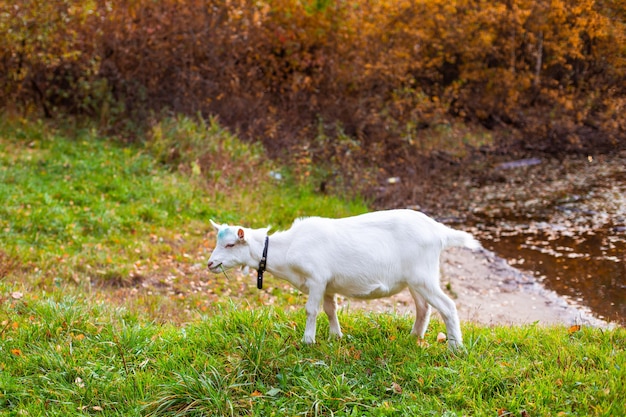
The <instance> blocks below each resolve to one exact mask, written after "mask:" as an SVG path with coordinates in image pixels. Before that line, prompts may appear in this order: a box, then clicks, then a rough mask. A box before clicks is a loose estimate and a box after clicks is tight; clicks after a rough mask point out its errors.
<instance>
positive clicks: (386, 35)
mask: <svg viewBox="0 0 626 417" xmlns="http://www.w3.org/2000/svg"><path fill="white" fill-rule="evenodd" d="M0 44H2V45H3V48H2V49H1V50H0V106H4V107H13V106H16V105H17V106H19V107H20V108H33V107H36V108H38V109H41V110H42V111H43V113H45V115H47V116H55V115H57V114H59V113H78V114H88V115H91V116H92V117H95V118H97V119H98V120H100V122H101V123H102V125H103V127H107V128H119V127H120V124H121V123H122V121H123V120H125V119H127V118H129V117H130V118H132V119H134V120H135V121H141V120H146V119H147V117H148V115H149V114H150V113H151V112H157V113H158V112H159V111H163V110H168V111H173V112H182V113H187V114H197V113H201V114H204V115H209V114H210V115H217V116H218V117H219V120H220V122H221V123H222V124H223V125H225V126H227V127H229V128H232V129H234V130H237V131H238V132H239V134H240V135H242V136H243V137H247V138H251V139H254V140H260V141H262V142H263V143H264V145H265V147H266V148H267V150H268V151H269V153H270V155H272V156H287V157H288V156H289V155H294V154H296V155H300V156H302V155H303V154H304V155H306V158H304V159H305V160H307V161H310V163H312V164H315V163H318V164H319V163H323V164H322V165H324V164H326V165H324V166H327V169H326V175H327V176H328V177H333V176H334V175H335V174H334V170H335V169H339V170H343V172H341V175H342V176H343V177H344V183H345V182H346V181H345V178H347V179H348V181H347V183H349V184H353V183H354V182H352V181H350V179H351V178H357V177H359V176H360V175H361V173H360V172H361V171H362V170H361V167H363V165H364V164H366V165H368V166H369V167H376V169H380V171H381V172H380V175H387V174H388V172H387V171H388V168H389V167H390V166H392V165H395V166H397V163H398V161H404V160H411V158H414V157H415V155H419V154H420V153H424V149H427V148H428V147H424V146H423V143H422V142H423V141H425V140H426V138H427V137H428V135H427V132H428V131H429V130H432V129H433V128H436V127H437V126H447V125H454V124H456V123H463V124H465V125H468V126H479V127H480V128H481V129H490V130H493V131H494V132H496V133H497V132H500V131H503V132H507V135H512V136H513V137H516V138H518V139H519V140H520V141H521V142H522V143H523V144H524V146H525V147H532V148H538V149H543V150H546V151H551V150H555V151H556V150H559V151H562V150H563V149H571V150H576V149H587V148H593V147H596V148H604V149H607V148H613V147H616V146H624V140H623V138H624V136H625V135H626V111H624V105H625V104H626V87H625V86H626V8H625V7H624V5H623V4H622V2H620V1H618V0H571V1H564V0H550V1H546V0H496V1H491V0H490V1H487V0H452V1H450V0H418V1H415V0H353V1H341V2H340V1H331V0H266V1H262V0H254V1H253V0H163V1H158V2H155V1H152V0H121V1H116V2H112V1H108V0H91V1H87V2H85V1H79V0H46V1H43V0H24V1H22V2H18V3H15V4H13V2H6V1H5V2H0ZM320 138H323V139H324V140H322V141H320ZM328 138H330V140H329V139H328ZM334 138H337V140H334ZM345 138H350V141H348V142H346V140H345ZM407 138H409V139H407ZM320 143H322V145H323V146H322V145H320ZM346 143H349V146H347V145H346ZM456 146H462V143H459V144H457V145H456ZM428 149H429V148H428ZM299 159H302V158H299ZM329 161H330V162H329ZM396 169H397V168H396ZM368 172H369V174H368V175H371V172H372V171H371V170H370V171H368ZM374 176H375V175H374Z"/></svg>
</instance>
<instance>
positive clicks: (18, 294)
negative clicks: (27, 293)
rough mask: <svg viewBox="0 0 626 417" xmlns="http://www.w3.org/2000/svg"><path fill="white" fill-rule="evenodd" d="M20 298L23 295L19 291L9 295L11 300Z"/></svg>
mask: <svg viewBox="0 0 626 417" xmlns="http://www.w3.org/2000/svg"><path fill="white" fill-rule="evenodd" d="M22 297H24V294H23V293H22V292H20V291H14V292H12V293H11V298H13V299H14V300H19V299H20V298H22Z"/></svg>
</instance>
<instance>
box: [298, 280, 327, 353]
mask: <svg viewBox="0 0 626 417" xmlns="http://www.w3.org/2000/svg"><path fill="white" fill-rule="evenodd" d="M322 298H324V288H322V287H321V286H320V287H319V288H317V286H316V285H312V286H310V287H309V299H308V300H307V301H306V305H305V308H306V327H305V328H304V337H303V338H302V341H303V342H304V343H306V344H307V345H310V344H312V343H315V330H316V329H315V328H316V324H317V314H318V313H319V311H320V304H321V303H322Z"/></svg>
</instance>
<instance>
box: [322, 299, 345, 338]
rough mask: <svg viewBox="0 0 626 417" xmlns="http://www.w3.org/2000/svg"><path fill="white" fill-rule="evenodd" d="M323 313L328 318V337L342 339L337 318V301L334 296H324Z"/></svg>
mask: <svg viewBox="0 0 626 417" xmlns="http://www.w3.org/2000/svg"><path fill="white" fill-rule="evenodd" d="M324 312H326V315H327V316H328V327H329V333H330V336H337V337H343V333H341V326H339V319H338V318H337V301H336V300H335V294H324Z"/></svg>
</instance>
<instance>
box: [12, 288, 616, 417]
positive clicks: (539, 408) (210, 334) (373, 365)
mask: <svg viewBox="0 0 626 417" xmlns="http://www.w3.org/2000/svg"><path fill="white" fill-rule="evenodd" d="M2 314H3V315H4V316H5V317H10V320H8V321H6V320H5V322H6V324H4V330H3V332H2V337H1V339H0V351H1V352H2V354H1V355H0V358H1V359H0V410H5V411H4V412H5V413H9V415H46V416H55V415H64V416H65V415H111V416H113V415H120V416H128V415H154V416H162V415H167V416H182V415H185V416H210V415H268V416H269V415H281V416H282V415H308V416H314V415H336V416H340V415H345V416H353V415H358V416H360V415H374V416H375V415H385V416H386V415H407V416H408V415H411V416H414V415H450V416H452V415H476V416H481V415H485V416H490V415H491V416H495V415H517V416H520V415H555V416H558V415H579V416H587V415H602V416H608V415H614V416H620V415H623V413H624V411H625V410H624V403H623V401H621V400H620V398H621V399H622V400H623V393H624V392H625V389H626V387H625V386H624V385H625V380H624V367H625V366H626V359H625V355H624V349H625V348H626V346H625V344H626V342H625V337H626V333H625V332H624V330H623V329H618V330H613V331H603V330H599V329H592V328H583V329H581V330H580V331H576V332H573V333H569V332H568V331H567V329H565V328H559V327H556V328H548V329H545V328H542V327H540V326H523V327H515V328H506V327H496V328H480V327H476V326H472V325H465V326H464V329H463V330H464V332H465V335H466V340H467V353H464V354H459V355H455V354H452V353H450V352H449V351H448V350H447V348H446V346H445V345H444V344H440V343H437V342H436V341H435V335H436V334H437V332H438V331H441V330H443V326H442V324H441V323H439V322H434V323H433V324H432V327H431V330H430V332H429V335H428V336H427V340H428V341H429V342H430V344H429V345H419V344H417V343H416V341H415V339H414V338H412V337H411V336H409V334H408V333H409V329H410V326H411V322H410V319H409V318H408V317H402V316H396V315H375V314H371V315H369V314H353V313H351V314H342V315H341V316H340V319H341V321H342V324H343V327H344V330H345V333H346V334H347V336H346V337H345V338H344V339H342V340H329V341H327V340H323V339H324V338H323V336H322V335H324V334H328V327H327V322H326V321H325V320H320V324H319V327H320V333H321V334H320V336H321V337H320V339H321V341H320V342H318V343H317V344H316V345H314V346H305V345H302V344H301V343H300V338H301V336H302V330H303V326H304V319H305V317H304V314H303V313H302V312H300V311H299V312H285V311H284V310H283V309H281V308H273V307H267V308H262V309H257V310H251V309H250V310H247V309H240V308H237V307H236V306H235V305H232V304H230V305H229V304H222V305H221V311H220V312H219V314H216V315H213V316H210V317H205V318H204V319H203V320H198V321H195V322H193V323H189V324H187V325H185V326H183V327H178V326H173V325H167V324H166V325H158V324H155V323H151V322H147V321H143V320H142V319H141V318H139V317H137V316H135V315H133V314H131V313H129V312H128V311H126V310H124V309H116V310H112V309H111V308H110V306H108V305H106V304H104V303H96V305H88V304H87V303H84V302H83V301H80V300H78V299H72V298H66V299H63V300H61V301H53V300H38V299H30V297H24V298H22V299H19V300H12V301H9V302H5V303H3V308H2ZM0 413H1V412H0ZM26 413H27V414H26ZM505 413H507V414H505ZM508 413H510V414H508ZM524 413H526V414H524Z"/></svg>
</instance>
